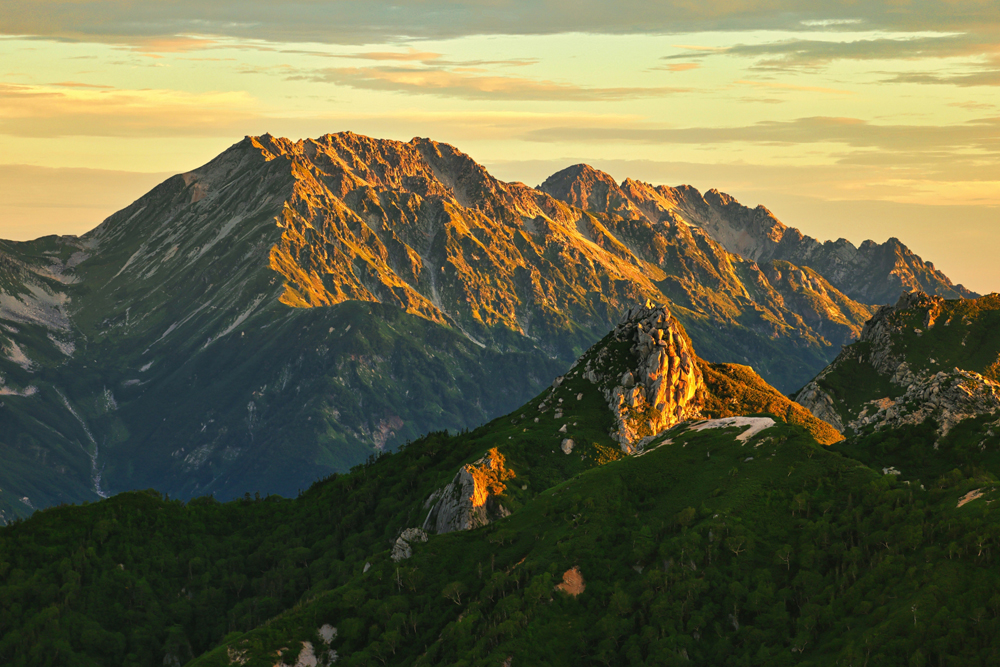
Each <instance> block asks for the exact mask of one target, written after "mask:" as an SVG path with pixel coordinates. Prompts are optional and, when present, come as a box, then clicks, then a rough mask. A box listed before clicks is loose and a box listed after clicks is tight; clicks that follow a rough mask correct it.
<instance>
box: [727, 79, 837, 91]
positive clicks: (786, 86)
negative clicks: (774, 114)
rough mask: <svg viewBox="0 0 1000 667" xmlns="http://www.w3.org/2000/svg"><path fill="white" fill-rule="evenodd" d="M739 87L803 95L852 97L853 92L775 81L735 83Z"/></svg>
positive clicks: (740, 81)
mask: <svg viewBox="0 0 1000 667" xmlns="http://www.w3.org/2000/svg"><path fill="white" fill-rule="evenodd" d="M735 83H736V84H737V85H740V86H752V87H754V88H770V89H772V90H792V91H795V92H805V93H824V94H827V95H854V94H855V93H854V91H853V90H840V89H839V88H826V87H823V86H799V85H795V84H792V83H779V82H776V81H746V80H742V79H741V80H738V81H736V82H735Z"/></svg>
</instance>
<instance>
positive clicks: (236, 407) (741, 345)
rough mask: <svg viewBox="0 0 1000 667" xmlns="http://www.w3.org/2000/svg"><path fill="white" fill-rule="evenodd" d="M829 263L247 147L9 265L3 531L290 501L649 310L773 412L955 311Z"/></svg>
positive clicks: (934, 287)
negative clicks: (855, 352) (815, 380)
mask: <svg viewBox="0 0 1000 667" xmlns="http://www.w3.org/2000/svg"><path fill="white" fill-rule="evenodd" d="M612 185H614V187H613V188H612V187H611V186H612ZM602 188H603V190H602ZM602 193H603V194H602ZM602 196H603V197H604V199H601V197H602ZM753 239H757V241H754V242H753V243H751V242H750V241H751V240H753ZM776 239H780V240H778V241H776ZM796 239H797V240H796ZM792 241H795V242H794V243H792ZM844 243H846V242H844ZM844 243H839V244H834V245H833V246H829V245H821V244H818V243H817V242H815V241H813V240H811V239H807V238H806V237H802V236H801V235H800V234H798V233H797V232H795V230H791V229H789V228H786V227H784V226H783V225H781V224H780V223H778V222H777V221H776V220H774V219H773V216H770V214H769V213H767V212H766V209H760V208H758V209H753V210H751V209H746V208H745V207H742V206H740V205H739V204H737V203H736V202H735V201H733V200H732V199H730V198H727V197H725V196H723V195H720V194H719V193H716V192H714V191H713V192H709V193H708V194H706V195H705V197H704V198H702V197H701V195H700V194H698V193H697V192H696V191H695V190H693V189H692V188H678V189H673V188H664V187H659V188H653V187H652V186H647V185H645V184H641V183H637V182H634V181H626V182H625V183H624V184H623V185H622V186H621V187H619V186H617V185H615V184H614V181H613V179H610V177H608V176H607V175H606V174H602V173H601V172H596V171H594V170H590V169H589V168H572V169H570V170H568V171H564V172H560V174H557V175H556V176H554V177H553V178H552V179H549V180H548V181H546V184H543V185H542V186H541V187H540V188H537V189H536V188H530V187H527V186H525V185H523V184H520V183H503V182H500V181H498V180H496V179H495V178H493V177H492V176H491V175H490V174H489V173H488V172H487V171H486V170H485V169H484V168H483V167H482V166H480V165H478V164H476V163H475V162H474V161H473V160H472V159H471V158H469V157H468V156H467V155H465V154H463V153H461V152H460V151H458V150H457V149H455V148H454V147H452V146H448V145H446V144H440V143H436V142H434V141H431V140H428V139H414V140H413V141H410V142H407V143H402V142H396V141H382V140H375V139H370V138H367V137H362V136H358V135H355V134H351V133H343V134H336V135H327V136H324V137H321V138H319V139H315V140H306V141H299V142H292V141H289V140H286V139H279V138H275V137H271V136H269V135H264V136H262V137H248V138H246V139H245V140H244V141H241V142H240V143H238V144H236V145H234V146H233V147H232V148H230V149H229V150H227V151H226V152H224V153H223V154H221V155H220V156H219V157H217V158H216V159H215V160H213V161H212V162H210V163H209V164H207V165H205V166H204V167H201V168H199V169H196V170H194V171H192V172H189V173H186V174H182V175H179V176H175V177H173V178H171V179H169V180H167V181H165V182H164V183H163V184H161V185H160V186H158V187H157V188H155V189H154V190H152V191H151V192H150V193H149V194H147V195H145V196H144V197H142V198H140V199H139V200H138V201H136V202H135V203H134V204H132V205H131V206H129V207H128V208H126V209H124V210H122V211H120V212H118V213H116V214H115V215H113V216H111V217H110V218H109V219H108V220H106V221H105V222H104V223H103V224H101V225H100V226H99V227H97V228H96V229H95V230H93V231H92V232H90V233H88V234H85V235H84V236H82V237H79V238H77V237H47V238H44V239H39V240H37V241H32V242H26V243H13V242H5V243H3V244H2V247H0V292H2V293H0V347H2V349H3V354H2V355H0V396H2V403H3V405H2V406H0V454H2V460H3V461H4V466H3V467H2V468H0V513H2V514H0V521H5V520H7V519H8V518H9V517H11V516H12V515H13V516H17V515H26V514H28V513H30V512H31V511H32V507H42V506H47V505H52V504H54V503H58V502H64V501H81V500H84V499H96V498H98V497H99V496H101V495H106V494H107V493H112V492H117V491H121V490H125V489H135V488H147V487H155V488H157V489H160V490H161V491H163V492H169V493H170V494H172V495H173V496H175V497H182V498H190V497H194V496H198V495H202V494H206V493H215V494H216V495H217V496H218V497H220V498H232V497H238V496H241V495H242V494H243V493H244V492H246V491H251V492H253V491H256V490H259V491H261V492H263V493H265V494H266V493H269V492H273V493H281V494H285V495H294V494H295V493H296V492H297V491H298V490H299V489H300V488H304V487H305V486H307V485H308V484H309V483H310V482H311V481H312V480H314V479H316V478H318V477H321V476H323V475H325V474H329V473H331V472H334V471H345V470H347V469H349V468H350V467H351V466H352V465H354V464H356V463H358V462H360V461H363V460H365V458H366V457H368V456H370V455H372V454H375V453H378V452H381V451H384V450H389V449H393V448H394V447H397V446H399V445H400V444H402V443H404V442H406V441H407V440H410V439H413V438H416V437H418V436H419V435H421V434H423V433H426V432H428V431H431V430H437V429H442V428H448V429H455V430H461V429H463V428H470V427H473V426H475V425H477V424H481V423H483V422H484V421H486V420H488V419H491V418H493V417H495V416H497V415H499V414H503V413H505V412H507V411H509V410H511V409H513V408H514V407H515V406H517V405H520V404H522V403H523V402H524V401H525V400H527V399H528V398H529V397H530V396H533V395H535V394H536V393H537V392H538V391H539V390H540V389H541V388H542V387H544V386H546V385H547V384H548V383H549V382H550V381H551V378H552V377H554V376H556V375H557V374H559V373H562V372H564V371H565V369H566V368H567V367H568V366H569V364H570V363H572V361H573V360H574V359H575V358H576V357H578V356H579V355H580V354H581V353H582V351H583V350H585V349H586V348H587V347H588V346H590V345H591V344H592V343H594V342H596V341H597V340H599V339H600V338H601V337H602V336H604V335H605V334H606V333H607V332H608V331H609V330H610V329H611V328H612V327H613V326H614V325H615V323H616V322H617V321H618V319H619V317H620V315H621V314H622V313H623V312H624V311H625V310H626V309H627V308H628V307H629V306H631V305H632V304H634V303H637V302H642V301H643V300H645V299H647V298H649V299H651V300H652V301H653V302H656V303H669V304H671V310H672V312H673V315H674V316H675V317H676V318H677V319H678V320H679V321H681V322H683V323H684V325H685V326H686V328H687V330H688V332H689V334H690V336H691V339H692V340H693V341H694V342H695V344H696V345H697V347H698V350H699V352H700V354H701V355H702V356H703V357H705V358H707V359H710V360H712V361H713V362H731V363H741V364H747V365H749V366H752V367H753V368H754V369H755V370H756V371H757V372H759V373H760V374H761V376H763V377H764V378H765V379H767V380H768V381H769V382H770V383H772V384H774V385H775V386H777V387H778V388H779V389H780V390H781V391H784V392H789V391H792V390H795V389H797V388H799V387H801V386H802V385H803V384H804V383H805V382H807V381H808V380H809V378H811V377H813V376H814V375H815V374H816V373H817V372H818V371H819V370H820V369H822V368H823V367H824V366H825V365H826V364H827V363H828V362H829V361H830V360H831V359H832V358H833V357H834V356H835V355H836V353H837V351H838V350H839V348H840V346H841V345H842V344H843V343H846V342H850V341H851V340H853V339H854V337H856V335H857V334H858V333H859V332H860V330H861V327H862V325H863V323H864V321H865V320H867V319H868V317H869V316H870V314H871V313H872V312H873V311H874V309H873V307H872V306H871V305H867V304H873V303H878V300H879V299H881V298H882V296H881V295H882V294H884V293H890V292H891V293H893V298H895V294H896V293H898V291H899V290H900V289H901V288H902V287H906V286H910V285H911V283H913V284H918V285H920V286H923V288H924V289H927V290H930V291H936V292H939V293H942V294H945V295H954V294H953V293H955V292H956V291H957V292H958V293H962V294H964V293H965V292H963V290H962V289H961V288H960V287H955V286H952V285H951V283H950V282H949V281H948V280H947V278H946V277H944V276H943V275H942V274H940V273H939V272H937V271H936V270H934V269H933V267H932V266H931V265H929V264H924V263H923V262H921V261H920V260H919V258H916V257H915V256H913V255H912V253H909V251H906V250H905V248H903V247H902V246H899V244H898V243H897V244H895V245H892V244H890V245H892V247H891V248H890V247H889V245H886V246H875V245H874V244H867V245H863V246H862V247H861V248H859V249H854V247H853V246H850V244H847V245H844ZM775 244H777V245H775ZM848 246H849V247H848ZM789 248H792V249H797V250H795V252H792V251H791V250H789ZM782 249H784V250H782ZM876 251H877V252H876ZM779 260H781V261H779ZM803 265H808V266H812V267H813V268H804V266H803ZM817 267H819V268H817ZM821 274H822V275H821ZM855 279H858V280H862V281H863V283H864V285H867V286H871V289H872V290H875V291H870V290H869V291H865V290H864V289H860V288H859V287H858V285H857V284H855V282H852V281H854V280H855ZM876 288H877V289H876ZM866 289H867V288H866Z"/></svg>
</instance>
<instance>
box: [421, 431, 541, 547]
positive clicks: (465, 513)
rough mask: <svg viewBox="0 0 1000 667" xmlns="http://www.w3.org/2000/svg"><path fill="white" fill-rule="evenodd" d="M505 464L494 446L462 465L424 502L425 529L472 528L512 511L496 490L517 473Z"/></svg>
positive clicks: (435, 531) (449, 529)
mask: <svg viewBox="0 0 1000 667" xmlns="http://www.w3.org/2000/svg"><path fill="white" fill-rule="evenodd" d="M536 421H537V419H536ZM505 465H506V464H505V461H504V458H503V455H502V454H500V453H499V452H498V451H497V450H495V449H494V450H491V451H490V452H489V453H488V454H487V455H486V456H484V457H483V458H481V459H479V460H478V461H476V462H475V463H471V464H468V465H465V466H462V468H460V469H459V471H458V472H457V473H455V477H454V478H453V479H452V481H451V483H449V484H448V485H447V486H445V487H444V488H441V489H438V490H437V491H435V492H434V493H432V494H431V495H430V497H429V498H427V500H426V501H425V502H424V507H427V508H430V511H429V512H428V513H427V518H426V519H425V520H424V525H423V530H425V531H429V532H434V533H437V534H438V535H440V534H443V533H450V532H453V531H456V530H472V529H473V528H479V527H480V526H485V525H486V524H488V523H492V522H493V521H496V520H498V519H502V518H503V517H505V516H508V515H510V511H509V510H507V508H505V507H504V506H503V505H501V504H500V501H499V499H498V498H497V497H496V493H495V491H496V489H497V488H501V489H502V488H503V486H504V485H503V481H504V480H506V479H510V478H511V477H513V476H514V474H513V472H511V471H509V470H507V469H506V467H505Z"/></svg>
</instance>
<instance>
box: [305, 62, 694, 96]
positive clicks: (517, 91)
mask: <svg viewBox="0 0 1000 667" xmlns="http://www.w3.org/2000/svg"><path fill="white" fill-rule="evenodd" d="M293 78H295V77H293ZM305 78H308V79H311V80H313V81H322V82H326V83H333V84H336V85H339V86H347V87H350V88H360V89H365V90H381V91H392V92H401V93H418V94H425V95H437V96H440V97H457V98H463V99H471V100H518V101H524V100H533V101H575V102H589V101H608V100H625V99H633V98H639V97H660V96H664V95H673V94H677V93H681V92H685V89H682V88H668V87H648V88H625V87H623V88H601V87H593V86H578V85H575V84H571V83H562V82H558V81H549V80H544V79H532V78H525V77H516V76H497V75H492V74H477V73H473V72H469V71H468V68H461V70H459V69H455V68H453V69H447V68H431V67H422V68H417V67H389V66H385V67H331V68H326V69H323V70H320V71H318V72H315V73H313V74H309V75H305Z"/></svg>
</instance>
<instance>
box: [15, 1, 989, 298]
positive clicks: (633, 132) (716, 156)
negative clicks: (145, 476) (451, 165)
mask: <svg viewBox="0 0 1000 667" xmlns="http://www.w3.org/2000/svg"><path fill="white" fill-rule="evenodd" d="M344 130H351V131H353V132H357V133H360V134H365V135H369V136H374V137H379V138H389V139H398V140H402V141H408V140H409V139H411V138H413V137H415V136H422V137H431V138H433V139H435V140H437V141H443V142H447V143H451V144H453V145H455V146H457V147H458V148H459V149H460V150H462V151H464V152H465V153H468V154H469V155H470V156H471V157H472V158H474V159H475V160H476V161H478V162H480V163H481V164H483V165H485V166H486V167H487V169H489V170H490V172H491V173H493V174H494V175H495V176H497V177H498V178H501V179H503V180H509V181H513V180H516V181H522V182H525V183H527V184H529V185H537V184H539V183H540V182H542V181H543V180H544V179H545V177H546V176H548V175H549V174H551V173H554V172H555V171H558V170H559V169H562V168H564V167H566V166H569V165H571V164H576V163H579V162H586V163H588V164H590V165H592V166H594V167H596V168H599V169H603V170H605V171H607V172H608V173H610V174H611V175H612V176H614V177H615V178H616V179H618V180H619V181H621V180H624V179H625V178H626V177H631V178H635V179H639V180H644V181H648V182H651V183H654V184H666V185H680V184H691V185H694V186H695V187H697V188H698V189H700V190H702V191H705V190H708V189H711V188H717V189H719V190H721V191H723V192H727V193H729V194H731V195H733V196H735V197H736V198H737V199H739V200H740V201H741V202H742V203H744V204H746V205H748V206H751V207H752V206H756V205H757V204H763V205H764V206H766V207H767V208H769V209H770V210H771V211H772V212H773V213H774V214H775V215H776V216H777V217H778V218H779V219H780V220H782V221H783V222H784V223H786V224H788V225H791V226H794V227H798V228H799V229H801V230H802V231H803V232H805V233H807V234H810V235H812V236H815V237H817V238H819V239H821V240H827V239H837V238H841V237H843V238H847V239H849V240H851V241H852V242H853V243H855V245H858V244H860V243H861V242H862V241H864V240H866V239H873V240H875V241H878V242H882V241H885V240H886V239H887V238H889V237H891V236H895V237H897V238H899V239H900V240H902V241H903V242H904V243H905V244H907V245H908V246H909V247H910V248H911V249H912V250H913V251H914V252H916V253H917V254H919V255H920V256H921V257H923V258H924V259H926V260H929V261H932V262H934V264H935V266H936V267H937V268H939V269H941V270H943V271H944V272H945V273H946V274H947V275H948V276H949V277H951V278H952V280H954V281H955V282H961V283H964V284H965V285H966V286H967V287H969V288H970V289H973V290H976V291H978V292H981V293H987V292H993V291H1000V261H997V257H998V256H1000V225H998V217H997V214H998V213H1000V163H998V160H997V155H998V151H1000V3H997V2H996V1H995V0H978V1H977V0H891V1H888V2H886V1H880V2H873V1H865V2H862V1H860V0H823V1H822V2H821V1H819V0H658V1H657V2H648V0H642V1H640V0H617V1H616V2H608V0H584V1H577V2H567V1H566V0H450V1H447V0H407V2H405V3H395V2H387V1H385V0H332V1H331V0H300V1H298V2H281V3H279V2H274V0H240V1H238V2H237V1H235V0H232V1H231V0H199V1H197V2H195V1H194V0H155V1H154V0H100V1H89V0H61V1H52V0H23V1H22V0H0V238H8V239H16V240H24V239H30V238H36V237H38V236H42V235H46V234H53V233H58V234H79V233H83V232H85V231H87V230H89V229H91V228H93V227H94V226H96V225H97V224H99V223H100V222H101V221H102V220H103V219H104V218H105V217H107V216H108V215H110V214H111V213H113V212H114V211H116V210H118V209H120V208H122V207H124V206H126V205H128V204H129V203H130V202H131V201H133V200H134V199H136V198H138V197H139V196H141V195H142V194H144V193H145V192H146V191H148V190H149V189H151V188H152V187H153V186H154V185H155V184H157V183H158V182H160V181H162V180H164V179H165V178H167V177H168V176H170V175H172V174H175V173H180V172H185V171H189V170H191V169H194V168H196V167H198V166H200V165H202V164H204V163H205V162H207V161H209V160H210V159H211V158H213V157H214V156H215V155H217V154H219V153H221V152H222V151H224V150H225V149H226V148H228V147H229V146H231V145H232V144H234V143H236V142H238V141H239V140H241V139H242V138H243V137H244V136H245V135H257V134H263V133H265V132H270V133H271V134H274V135H279V136H287V137H290V138H292V139H300V138H307V137H316V136H320V135H323V134H326V133H329V132H339V131H344Z"/></svg>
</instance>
